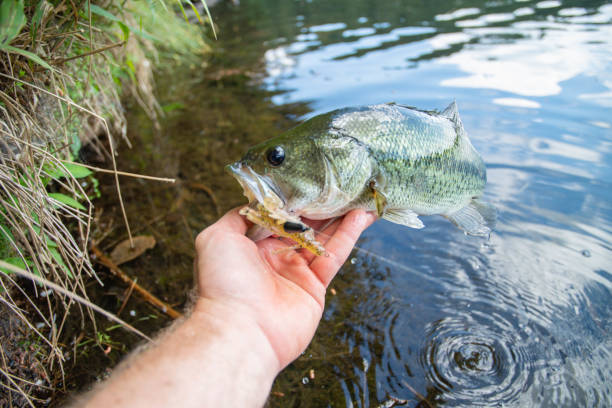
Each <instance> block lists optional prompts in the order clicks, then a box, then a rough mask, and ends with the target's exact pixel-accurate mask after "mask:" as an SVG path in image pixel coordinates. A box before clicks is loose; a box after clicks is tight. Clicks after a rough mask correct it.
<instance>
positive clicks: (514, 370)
mask: <svg viewBox="0 0 612 408" xmlns="http://www.w3.org/2000/svg"><path fill="white" fill-rule="evenodd" d="M260 3H262V2H256V1H251V2H249V1H246V2H244V3H243V7H245V8H247V9H249V8H250V7H252V8H254V9H257V7H258V5H259V6H261V4H260ZM263 3H265V4H264V7H263V8H264V9H265V10H268V11H269V10H275V7H276V6H277V5H276V4H275V2H263ZM291 4H292V5H293V6H291V7H293V8H291V7H289V6H287V7H288V8H289V9H290V10H289V11H287V10H285V13H284V14H282V15H272V14H269V15H266V14H265V13H264V15H263V17H262V16H261V15H260V16H259V18H260V19H259V20H258V23H257V24H259V26H260V28H262V29H264V30H269V31H270V32H271V33H277V36H276V37H274V36H272V38H270V40H269V42H268V46H269V49H268V51H267V52H266V53H265V63H266V68H267V72H268V77H267V78H266V79H265V80H264V84H265V86H266V87H267V88H268V89H271V90H278V91H282V92H280V93H278V94H277V95H276V96H274V98H273V100H274V102H275V103H277V104H283V103H290V102H310V106H311V107H312V108H313V112H312V113H311V114H309V115H315V114H318V113H322V112H325V111H329V110H331V109H335V108H339V107H344V106H351V105H365V104H375V103H382V102H389V101H395V102H398V103H402V104H407V105H412V106H417V107H419V108H423V109H443V108H444V107H445V106H446V105H447V104H448V103H449V102H450V101H452V100H456V101H457V103H458V105H459V111H460V113H461V117H462V120H463V123H464V126H465V128H466V130H467V132H468V134H469V135H470V138H471V140H472V143H473V144H474V145H475V147H476V148H477V150H478V151H479V152H481V154H482V156H483V158H484V160H485V162H486V163H487V168H488V180H489V181H488V187H487V191H486V197H487V198H488V199H489V200H491V201H492V202H494V203H495V205H496V206H497V207H498V210H499V224H498V228H497V230H496V231H495V233H494V234H493V235H492V237H491V239H490V240H489V241H486V240H481V239H477V238H473V237H466V236H464V235H463V233H462V232H461V231H459V230H457V229H456V228H454V227H453V226H452V225H451V224H450V223H448V221H446V220H444V219H442V218H441V217H423V222H424V223H425V225H426V228H425V229H424V230H421V231H416V230H408V229H406V228H403V227H400V226H397V225H393V224H390V223H387V222H378V223H376V224H375V225H374V226H373V227H372V228H371V229H370V230H368V232H367V233H366V234H365V237H364V239H363V241H362V242H361V247H362V248H363V250H362V251H361V252H359V251H358V252H357V253H356V255H355V262H353V263H351V264H350V265H347V267H346V268H345V269H344V270H343V271H342V272H341V274H340V276H339V277H338V278H337V280H336V281H335V285H336V286H337V287H338V288H339V293H338V296H335V297H331V298H328V310H327V311H326V314H325V319H324V322H323V324H322V327H321V328H320V330H319V333H318V335H317V336H318V337H321V336H322V337H321V338H322V339H323V338H325V336H332V335H331V334H330V333H332V332H333V333H336V332H335V330H337V328H338V327H342V328H343V329H342V330H341V331H340V333H337V334H335V337H333V343H334V344H330V342H329V341H327V342H326V341H324V340H320V341H317V338H318V337H317V338H315V341H314V343H313V345H312V346H311V348H310V349H309V350H308V351H307V353H306V355H305V356H304V357H303V358H302V359H301V361H298V362H297V363H296V364H295V365H294V366H292V367H289V368H288V370H287V371H286V372H285V373H283V374H282V375H281V376H280V377H279V380H278V381H277V385H276V386H275V387H278V388H277V389H279V390H283V389H284V388H283V387H289V388H291V386H293V388H291V389H292V390H293V391H292V392H293V393H297V395H298V397H296V398H297V401H301V404H299V405H296V406H319V405H318V404H319V403H321V402H322V401H325V402H327V404H329V406H343V405H346V406H378V405H379V404H388V405H386V406H391V404H392V402H393V401H394V400H393V398H396V399H399V400H405V401H406V403H407V404H408V405H409V406H416V405H418V404H419V403H421V404H428V405H431V406H500V405H499V404H503V406H516V407H526V406H555V407H556V406H601V407H607V406H610V405H612V390H611V384H612V355H611V350H612V337H611V336H610V333H611V329H612V325H611V323H612V310H611V307H610V299H611V292H612V248H611V245H612V208H611V206H612V177H611V176H612V129H611V128H612V115H611V109H610V108H612V51H611V50H612V4H608V3H607V2H603V1H583V2H579V1H563V2H561V1H540V2H536V1H515V2H512V1H500V2H483V1H459V2H455V3H454V4H456V6H455V7H451V6H449V5H448V3H440V4H439V2H432V3H431V4H430V5H429V6H428V7H423V6H422V5H420V3H418V4H417V2H391V1H382V2H377V3H376V6H375V7H374V6H372V8H368V7H366V6H365V5H364V4H363V3H362V2H355V3H354V4H353V3H351V4H349V3H345V2H339V3H338V5H337V6H336V7H337V10H336V9H334V8H333V7H334V6H333V5H329V4H328V3H326V4H323V3H322V2H317V1H316V0H315V1H312V2H295V3H291ZM345 6H346V8H344V9H343V8H342V7H345ZM241 7H242V6H241ZM350 7H352V8H350ZM419 7H421V8H419ZM359 12H362V14H356V13H359ZM343 13H344V14H345V16H343V17H342V18H341V17H338V15H343ZM266 16H268V17H266ZM278 33H282V35H279V34H278ZM371 254H378V255H381V256H383V257H384V258H386V259H389V260H390V261H391V262H390V263H388V262H386V261H385V260H384V259H383V258H380V257H377V256H373V255H371ZM340 288H341V289H342V291H340ZM355 299H358V302H357V303H355ZM349 305H350V307H349ZM342 353H344V354H342ZM312 355H321V356H326V355H332V356H333V355H344V357H336V358H334V357H329V358H325V361H327V363H326V364H324V363H316V361H314V360H309V356H312ZM317 361H318V360H317ZM304 367H316V369H317V372H318V373H319V374H317V375H318V376H321V377H322V378H326V380H325V382H324V383H323V385H321V386H320V387H319V386H317V387H315V386H314V385H312V384H310V385H306V384H307V383H308V382H306V383H304V384H299V383H298V384H293V383H292V381H293V380H292V379H293V378H296V376H297V378H299V376H300V372H301V371H300V370H303V369H304ZM292 370H293V371H292ZM288 384H289V385H288ZM294 400H295V399H294ZM424 400H425V401H424ZM270 404H271V405H272V406H276V405H278V406H283V405H282V400H278V401H276V400H274V399H272V400H271V401H270ZM383 406H384V405H383ZM420 406H423V405H420Z"/></svg>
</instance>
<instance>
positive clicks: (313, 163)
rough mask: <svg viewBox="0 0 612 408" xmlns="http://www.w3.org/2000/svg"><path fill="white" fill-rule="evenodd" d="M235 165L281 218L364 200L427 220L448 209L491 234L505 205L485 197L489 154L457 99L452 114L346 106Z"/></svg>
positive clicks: (474, 229) (323, 213)
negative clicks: (473, 136)
mask: <svg viewBox="0 0 612 408" xmlns="http://www.w3.org/2000/svg"><path fill="white" fill-rule="evenodd" d="M228 168H229V170H230V171H231V172H232V173H233V174H234V176H235V177H236V178H237V179H238V181H239V182H240V183H241V185H242V186H243V188H244V190H245V195H247V197H249V200H250V201H257V202H259V203H265V204H263V205H265V208H263V207H260V208H262V211H263V210H265V211H267V212H268V213H269V214H271V215H272V216H273V217H276V218H278V219H285V218H286V219H287V220H292V221H291V222H292V224H291V225H295V220H296V219H297V220H299V217H300V216H305V217H308V218H311V219H325V218H331V217H334V216H339V215H342V214H344V213H346V212H348V211H349V210H351V209H354V208H363V209H366V210H376V211H377V212H378V213H379V216H381V217H382V218H385V219H387V220H389V221H392V222H395V223H398V224H403V225H407V226H410V227H413V228H422V227H423V223H422V222H421V220H420V219H419V218H418V216H419V215H432V214H441V215H443V216H445V217H447V218H448V219H449V220H451V221H452V222H453V223H454V224H455V225H457V226H459V227H460V228H462V229H463V230H464V231H465V232H466V233H468V234H472V235H488V233H489V232H490V231H491V230H492V228H493V227H494V224H495V218H496V213H495V209H494V208H493V207H492V206H491V205H490V204H488V203H486V202H484V201H482V200H481V199H480V197H481V196H482V193H483V190H484V187H485V184H486V169H485V165H484V162H483V160H482V159H481V157H480V155H479V154H478V152H477V151H476V150H475V149H474V147H473V146H472V144H471V142H470V140H469V138H468V136H467V134H466V132H465V130H464V128H463V124H462V123H461V120H460V118H459V114H458V111H457V107H456V105H455V103H452V104H451V105H449V107H447V108H446V109H445V110H444V111H443V112H441V113H436V112H427V111H421V110H418V109H415V108H410V107H405V106H401V105H396V104H383V105H373V106H365V107H354V108H344V109H338V110H335V111H332V112H328V113H326V114H322V115H318V116H315V117H314V118H311V119H309V120H308V121H306V122H304V123H302V124H300V125H298V126H296V127H295V128H293V129H290V130H289V131H287V132H285V133H283V134H282V135H280V136H277V137H275V138H273V139H270V140H268V141H266V142H264V143H261V144H259V145H257V146H254V147H253V148H251V149H250V150H249V151H248V152H247V154H246V155H245V156H244V158H243V159H242V160H240V161H238V162H236V163H234V164H232V165H231V166H228Z"/></svg>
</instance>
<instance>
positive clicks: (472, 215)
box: [444, 199, 497, 236]
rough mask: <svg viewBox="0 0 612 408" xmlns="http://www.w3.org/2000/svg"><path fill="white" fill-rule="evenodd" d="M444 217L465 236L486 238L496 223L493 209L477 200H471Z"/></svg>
mask: <svg viewBox="0 0 612 408" xmlns="http://www.w3.org/2000/svg"><path fill="white" fill-rule="evenodd" d="M444 216H445V217H446V218H448V219H449V220H450V221H451V222H452V223H453V224H455V225H456V226H457V227H459V228H461V229H462V230H463V231H464V232H465V233H466V234H468V235H476V236H488V235H489V234H490V233H491V231H492V230H493V228H495V224H496V222H497V211H496V210H495V207H493V206H492V205H491V204H489V203H487V202H484V201H480V200H478V199H473V200H472V201H470V203H469V204H468V205H466V206H465V207H463V208H462V209H460V210H459V211H456V212H454V213H452V214H445V215H444Z"/></svg>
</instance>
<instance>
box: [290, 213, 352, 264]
mask: <svg viewBox="0 0 612 408" xmlns="http://www.w3.org/2000/svg"><path fill="white" fill-rule="evenodd" d="M328 221H329V220H324V221H319V222H318V223H319V224H321V225H322V226H324V227H325V229H323V230H319V229H318V228H315V226H314V225H313V224H310V223H309V225H311V226H312V228H313V229H314V230H315V232H316V235H315V239H316V240H317V241H319V242H320V243H322V244H323V246H325V244H327V242H328V241H329V240H330V239H331V237H332V236H333V235H334V233H335V232H336V230H337V229H338V226H339V225H340V224H341V223H342V218H338V217H336V218H335V219H334V220H333V221H332V222H331V223H329V224H327V226H325V224H326V223H327V222H328ZM300 252H301V254H302V257H303V258H304V259H305V260H306V262H307V263H308V264H310V263H311V262H312V261H313V260H314V259H315V257H316V256H317V255H315V254H313V253H312V252H310V251H309V250H307V249H302V250H300Z"/></svg>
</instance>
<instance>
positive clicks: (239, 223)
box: [211, 207, 249, 234]
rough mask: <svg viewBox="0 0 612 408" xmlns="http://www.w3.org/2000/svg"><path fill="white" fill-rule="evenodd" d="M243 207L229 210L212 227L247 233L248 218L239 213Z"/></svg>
mask: <svg viewBox="0 0 612 408" xmlns="http://www.w3.org/2000/svg"><path fill="white" fill-rule="evenodd" d="M241 208H242V207H236V208H234V209H232V210H230V211H228V212H227V213H226V214H225V215H224V216H223V217H221V218H220V219H219V220H218V221H217V222H215V223H214V224H213V225H211V227H214V228H219V229H223V230H229V231H235V232H238V233H240V234H245V233H246V231H247V229H248V227H249V225H248V224H247V222H246V219H245V218H244V217H243V216H242V215H240V214H239V213H238V211H240V209H241Z"/></svg>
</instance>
